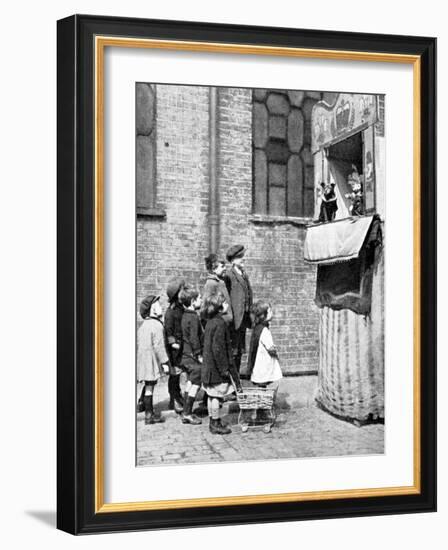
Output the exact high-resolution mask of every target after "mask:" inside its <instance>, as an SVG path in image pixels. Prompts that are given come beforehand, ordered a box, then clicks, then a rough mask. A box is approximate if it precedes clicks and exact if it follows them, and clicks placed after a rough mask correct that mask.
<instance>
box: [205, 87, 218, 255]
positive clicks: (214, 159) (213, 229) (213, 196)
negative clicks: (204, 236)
mask: <svg viewBox="0 0 448 550" xmlns="http://www.w3.org/2000/svg"><path fill="white" fill-rule="evenodd" d="M209 135H210V146H209V147H210V148H209V159H210V162H209V178H210V193H209V211H208V227H209V252H210V253H217V252H218V249H219V190H218V88H215V87H210V101H209Z"/></svg>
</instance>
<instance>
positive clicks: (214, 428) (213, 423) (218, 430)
mask: <svg viewBox="0 0 448 550" xmlns="http://www.w3.org/2000/svg"><path fill="white" fill-rule="evenodd" d="M210 432H211V433H212V434H217V435H225V434H229V433H231V432H232V430H231V429H230V428H229V427H228V426H223V425H222V424H221V422H220V419H219V418H210Z"/></svg>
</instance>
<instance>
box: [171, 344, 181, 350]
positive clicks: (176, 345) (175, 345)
mask: <svg viewBox="0 0 448 550" xmlns="http://www.w3.org/2000/svg"><path fill="white" fill-rule="evenodd" d="M171 347H172V348H173V349H180V345H179V344H177V343H174V344H171Z"/></svg>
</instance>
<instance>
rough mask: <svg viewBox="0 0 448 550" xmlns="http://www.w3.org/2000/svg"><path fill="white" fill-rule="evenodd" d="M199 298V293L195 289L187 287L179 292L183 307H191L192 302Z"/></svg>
mask: <svg viewBox="0 0 448 550" xmlns="http://www.w3.org/2000/svg"><path fill="white" fill-rule="evenodd" d="M198 296H199V292H198V291H197V290H196V289H195V288H193V287H191V286H185V287H184V288H182V289H181V291H180V292H179V298H178V300H179V302H180V303H181V304H182V305H183V306H185V307H190V306H191V302H193V301H194V300H196V298H197V297H198Z"/></svg>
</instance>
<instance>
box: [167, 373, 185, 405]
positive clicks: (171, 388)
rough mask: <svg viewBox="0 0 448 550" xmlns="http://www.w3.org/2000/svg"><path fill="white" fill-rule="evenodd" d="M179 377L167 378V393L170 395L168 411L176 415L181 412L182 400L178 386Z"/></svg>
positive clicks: (173, 375) (172, 375)
mask: <svg viewBox="0 0 448 550" xmlns="http://www.w3.org/2000/svg"><path fill="white" fill-rule="evenodd" d="M179 378H180V376H178V375H176V374H170V375H169V377H168V393H169V395H170V403H169V409H171V410H174V411H176V412H177V414H180V413H181V412H182V411H183V405H184V403H183V399H182V394H181V391H180V386H179Z"/></svg>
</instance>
